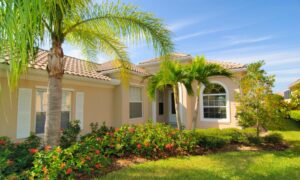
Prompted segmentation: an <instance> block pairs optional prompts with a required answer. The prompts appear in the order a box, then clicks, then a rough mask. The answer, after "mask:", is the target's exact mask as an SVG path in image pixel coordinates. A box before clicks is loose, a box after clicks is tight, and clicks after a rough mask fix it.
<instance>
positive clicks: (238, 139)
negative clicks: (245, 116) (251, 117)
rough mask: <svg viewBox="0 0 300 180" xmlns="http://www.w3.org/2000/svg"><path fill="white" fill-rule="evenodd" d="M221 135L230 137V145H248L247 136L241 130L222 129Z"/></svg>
mask: <svg viewBox="0 0 300 180" xmlns="http://www.w3.org/2000/svg"><path fill="white" fill-rule="evenodd" d="M222 134H224V135H225V136H229V137H230V142H231V143H246V144H247V143H248V138H247V135H246V134H245V133H244V131H243V130H241V129H237V128H228V129H223V130H222Z"/></svg>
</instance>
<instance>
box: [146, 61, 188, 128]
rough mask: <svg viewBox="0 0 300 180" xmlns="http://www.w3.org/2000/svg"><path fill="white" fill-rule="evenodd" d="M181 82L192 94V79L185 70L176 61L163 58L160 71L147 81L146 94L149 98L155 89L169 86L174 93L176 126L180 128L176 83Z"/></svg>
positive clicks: (153, 95) (153, 94)
mask: <svg viewBox="0 0 300 180" xmlns="http://www.w3.org/2000/svg"><path fill="white" fill-rule="evenodd" d="M180 83H182V84H183V85H184V86H185V88H186V90H187V92H188V94H189V95H192V94H193V89H192V79H191V78H190V76H188V75H187V73H186V72H185V68H184V67H183V66H182V65H181V64H179V63H178V62H177V61H170V60H164V61H163V62H162V64H161V67H160V71H159V72H158V73H157V74H155V75H153V76H151V77H150V78H149V81H148V89H147V90H148V95H149V97H150V98H151V99H153V98H155V94H156V90H163V89H164V88H165V87H167V86H171V87H172V90H173V93H174V102H175V111H176V122H177V128H178V129H179V130H182V124H181V119H180V111H179V94H178V85H179V84H180Z"/></svg>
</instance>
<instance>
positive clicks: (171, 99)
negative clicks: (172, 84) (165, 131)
mask: <svg viewBox="0 0 300 180" xmlns="http://www.w3.org/2000/svg"><path fill="white" fill-rule="evenodd" d="M168 100H169V103H168V104H169V119H168V120H169V122H168V123H169V124H170V125H172V126H176V124H177V123H176V111H175V101H174V93H173V91H172V90H169V91H168Z"/></svg>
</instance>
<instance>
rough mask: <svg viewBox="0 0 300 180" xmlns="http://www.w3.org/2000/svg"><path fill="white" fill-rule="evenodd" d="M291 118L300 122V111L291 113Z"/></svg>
mask: <svg viewBox="0 0 300 180" xmlns="http://www.w3.org/2000/svg"><path fill="white" fill-rule="evenodd" d="M289 114H290V118H291V119H293V120H295V121H300V110H293V111H290V113H289Z"/></svg>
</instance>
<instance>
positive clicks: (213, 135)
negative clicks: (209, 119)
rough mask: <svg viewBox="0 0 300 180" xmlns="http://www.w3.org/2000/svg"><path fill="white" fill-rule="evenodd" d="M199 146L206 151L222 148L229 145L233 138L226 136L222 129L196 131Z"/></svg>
mask: <svg viewBox="0 0 300 180" xmlns="http://www.w3.org/2000/svg"><path fill="white" fill-rule="evenodd" d="M195 133H196V134H195V135H196V138H197V144H198V145H199V146H202V147H204V148H206V149H216V148H222V147H224V146H225V145H227V144H229V143H230V141H231V137H230V136H227V135H224V134H223V133H222V131H221V130H220V129H207V130H196V131H195Z"/></svg>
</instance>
